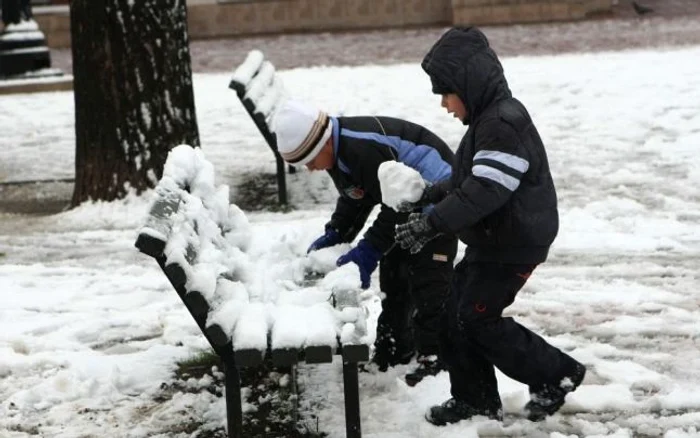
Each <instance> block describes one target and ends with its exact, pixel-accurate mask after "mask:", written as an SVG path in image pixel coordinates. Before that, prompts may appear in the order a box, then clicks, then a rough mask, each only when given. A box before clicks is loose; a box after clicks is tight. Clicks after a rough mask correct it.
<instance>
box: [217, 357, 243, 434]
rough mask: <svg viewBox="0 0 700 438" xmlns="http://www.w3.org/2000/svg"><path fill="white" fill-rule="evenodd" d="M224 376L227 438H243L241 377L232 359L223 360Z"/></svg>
mask: <svg viewBox="0 0 700 438" xmlns="http://www.w3.org/2000/svg"><path fill="white" fill-rule="evenodd" d="M222 359H223V362H224V374H225V375H226V422H227V423H228V436H229V438H243V408H242V404H241V376H240V374H239V373H238V368H236V365H235V363H234V362H233V357H230V358H224V357H222Z"/></svg>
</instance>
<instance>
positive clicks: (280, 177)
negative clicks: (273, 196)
mask: <svg viewBox="0 0 700 438" xmlns="http://www.w3.org/2000/svg"><path fill="white" fill-rule="evenodd" d="M275 160H277V199H278V200H279V202H280V204H282V205H287V178H286V176H285V173H284V160H283V159H282V156H281V155H280V154H279V152H277V150H275Z"/></svg>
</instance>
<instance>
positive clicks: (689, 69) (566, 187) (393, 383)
mask: <svg viewBox="0 0 700 438" xmlns="http://www.w3.org/2000/svg"><path fill="white" fill-rule="evenodd" d="M699 57H700V47H690V48H683V49H674V50H671V49H669V50H666V51H630V52H620V53H597V54H579V55H564V56H557V57H519V58H507V59H504V66H505V69H506V74H507V76H508V78H509V79H510V82H511V87H512V89H513V90H514V93H515V95H516V96H517V97H519V98H520V99H521V100H522V101H523V102H525V104H526V105H527V106H528V108H529V109H530V111H531V113H532V115H533V118H534V120H535V122H536V123H537V125H538V127H539V129H540V132H541V134H542V136H543V138H544V140H545V143H546V145H547V147H548V153H549V157H550V162H551V167H552V169H553V173H554V177H555V182H556V184H557V188H558V192H559V199H560V206H561V224H562V226H561V231H560V235H559V237H558V239H557V241H556V242H555V245H554V247H553V250H552V252H551V258H550V260H549V262H548V263H546V264H544V265H543V266H541V267H540V268H539V269H538V270H537V271H536V275H534V276H533V277H532V279H531V280H530V282H529V283H528V284H527V286H526V287H525V289H524V290H523V291H522V292H521V293H520V295H519V298H518V299H517V300H516V303H515V304H514V305H513V306H512V307H511V308H509V309H508V312H509V313H510V314H511V315H513V316H515V317H516V318H518V319H519V320H520V321H521V322H523V323H524V324H526V325H528V326H530V327H532V328H533V329H535V330H536V331H538V332H540V333H542V334H544V335H545V336H546V337H547V338H548V339H549V340H550V341H551V342H552V343H554V344H555V345H557V346H559V347H560V348H562V349H564V350H566V351H568V352H570V354H572V355H573V356H574V357H576V358H577V359H579V360H581V361H582V362H584V363H585V364H586V365H587V366H589V367H590V372H589V374H588V375H587V377H586V380H585V381H584V384H583V386H582V387H581V388H580V389H579V390H578V391H577V392H575V393H573V394H571V395H570V396H569V398H568V401H567V404H566V405H565V406H564V408H563V409H562V413H561V414H558V415H555V416H554V417H552V418H551V419H549V420H548V421H546V422H544V423H541V424H533V423H529V422H527V421H524V420H520V419H518V418H517V417H516V416H515V414H517V412H518V410H519V409H520V407H521V406H522V405H523V404H524V403H525V401H526V388H525V387H524V386H522V385H520V384H518V383H516V382H513V381H511V380H509V379H507V378H505V377H504V376H499V377H500V379H501V394H502V398H503V401H504V405H505V409H506V413H507V414H511V415H510V419H509V421H508V422H507V423H505V425H504V426H499V425H497V424H496V423H494V422H462V423H460V424H457V425H452V426H449V427H445V428H436V427H433V426H430V425H429V424H427V423H426V422H425V421H424V420H423V418H422V414H423V412H424V410H425V409H426V408H427V407H428V406H429V405H431V404H433V403H437V402H441V401H443V400H444V399H446V398H447V396H448V382H447V376H446V375H445V374H444V373H443V374H441V375H439V376H438V377H437V378H431V379H428V380H426V381H424V382H422V383H421V384H419V385H418V386H416V387H415V388H409V387H407V386H406V385H405V384H404V383H403V382H402V381H401V380H400V378H399V377H400V376H401V373H402V372H403V371H405V367H402V368H400V369H397V370H393V371H391V372H389V373H386V374H384V375H379V376H371V375H362V376H361V377H360V384H361V390H360V391H361V398H362V402H361V403H362V421H363V432H364V436H367V437H374V438H379V437H381V438H390V437H391V438H393V437H397V438H398V437H438V436H439V437H451V436H454V437H457V436H459V437H465V436H477V435H481V436H485V435H494V434H495V435H499V434H504V433H505V434H508V435H514V436H523V435H526V436H535V437H539V436H551V437H561V436H566V435H577V436H606V435H609V436H610V435H614V436H619V437H625V436H664V435H665V436H668V437H690V436H700V427H699V426H698V425H700V291H699V289H698V280H699V277H700V274H698V272H700V154H698V152H699V151H698V144H699V143H700V99H699V98H700V94H699V92H698V90H699V89H700V64H698V63H697V62H696V60H697V59H698V58H699ZM282 77H283V79H284V81H285V84H286V85H287V87H288V89H290V90H292V91H293V93H294V94H295V95H296V96H297V97H301V98H307V99H310V100H313V101H315V102H317V103H319V104H320V105H322V106H324V107H326V108H327V109H328V110H330V111H331V112H333V113H344V114H360V113H372V114H384V115H392V116H398V117H404V118H408V119H410V120H413V121H416V122H419V123H422V124H424V125H426V126H427V127H429V128H431V129H432V130H434V131H435V132H437V133H438V134H440V135H441V136H442V137H443V138H445V140H446V141H447V142H448V143H449V144H451V145H452V146H453V147H456V145H457V143H458V141H459V139H460V137H461V134H462V133H463V130H464V128H463V127H462V126H461V125H460V124H459V123H458V122H456V121H455V120H454V119H452V118H451V117H449V116H448V115H447V114H445V113H444V111H442V110H441V109H440V108H439V104H438V99H437V98H436V97H435V96H432V95H431V94H429V88H430V87H429V83H428V80H427V78H426V77H425V76H424V74H423V73H422V72H421V71H420V69H419V67H418V66H417V65H416V64H410V65H408V64H407V65H390V66H365V67H317V68H310V69H298V70H290V71H285V72H282ZM227 84H228V76H227V75H225V74H200V75H197V76H196V77H195V93H196V101H197V102H196V103H197V112H198V120H199V123H200V133H201V138H202V144H203V148H204V151H205V154H206V157H207V159H208V160H210V161H212V162H213V163H214V165H215V166H216V169H217V172H218V176H219V182H223V183H227V184H230V185H232V186H233V187H234V190H232V196H233V199H234V200H235V197H236V193H235V186H236V185H237V184H239V183H240V181H241V179H242V178H243V176H245V175H249V174H252V173H259V172H268V173H272V172H274V162H273V160H272V155H271V153H270V152H269V149H268V148H267V146H266V145H264V143H263V140H262V139H261V137H260V135H259V134H258V132H257V131H256V130H255V127H254V125H253V124H252V122H251V121H250V120H249V119H248V117H247V115H246V114H245V112H244V110H243V109H242V107H241V105H240V104H239V102H238V101H237V99H236V97H235V95H234V93H233V92H232V91H230V90H227V88H226V87H227ZM1 99H2V100H0V132H3V137H2V138H1V139H0V154H1V157H2V160H0V180H5V181H10V180H20V179H33V178H47V177H56V178H63V177H70V176H72V175H73V156H74V153H73V142H74V134H73V126H72V120H73V109H72V106H73V100H72V95H71V94H70V93H67V92H62V93H53V94H48V93H45V94H33V95H16V96H12V97H2V98H1ZM290 185H291V189H290V190H291V199H292V202H293V203H294V204H295V205H296V207H297V209H296V210H294V211H293V212H291V213H287V214H282V213H260V212H251V213H249V215H248V216H249V219H250V221H251V222H252V224H253V227H254V233H255V234H254V240H253V242H252V249H251V251H252V252H253V253H256V254H259V255H262V254H266V253H271V251H275V252H276V254H279V256H278V257H276V258H272V257H270V258H269V260H270V263H271V264H273V266H259V270H260V271H259V273H260V275H261V276H267V278H269V281H276V280H277V278H276V277H275V276H274V275H275V274H274V273H275V272H278V271H280V270H278V269H275V268H276V266H282V265H284V264H285V263H289V261H290V260H291V259H292V258H294V257H298V256H299V255H301V254H302V253H303V250H304V248H305V247H306V246H307V245H308V243H309V242H310V241H311V240H312V239H313V238H314V237H315V236H316V235H317V234H318V233H319V232H321V230H322V227H323V224H324V222H325V220H326V219H327V217H328V215H329V214H330V212H331V210H332V208H333V204H332V201H333V199H334V195H333V192H332V190H331V184H330V183H329V179H328V178H327V177H326V176H325V175H323V174H315V175H311V174H308V173H306V172H301V173H299V174H297V175H293V176H292V177H291V181H290ZM149 200H150V196H149V195H146V196H143V197H141V198H130V199H128V200H127V201H125V202H119V203H114V204H111V205H110V204H95V205H85V206H83V207H81V208H79V209H76V210H74V211H70V212H65V213H61V214H57V215H53V216H43V217H36V216H21V215H7V214H6V215H2V216H0V262H1V263H2V265H0V294H1V296H2V298H3V299H2V305H1V306H0V437H2V438H5V437H11V438H19V437H28V436H41V437H88V436H101V437H146V436H162V437H166V436H168V437H171V436H182V437H185V436H191V435H190V434H188V433H185V432H182V433H180V434H177V433H174V432H172V431H173V430H177V425H178V424H179V423H181V422H182V421H183V419H188V418H196V419H199V420H200V421H202V422H203V423H204V426H203V427H204V428H217V427H220V426H221V425H222V424H223V422H224V421H225V415H224V405H223V400H222V399H220V398H217V397H216V396H214V395H212V394H210V393H209V392H207V391H202V392H194V393H182V394H179V395H177V396H176V397H174V398H173V399H172V400H169V401H167V402H165V403H157V402H155V401H154V400H153V399H154V398H155V397H157V395H158V394H159V391H160V386H161V384H162V383H163V382H166V383H167V382H170V381H171V380H172V379H173V376H172V372H173V370H174V368H175V363H176V361H178V360H181V359H183V358H186V357H189V356H190V355H191V354H192V353H193V352H195V351H198V350H200V349H204V348H205V347H206V345H205V341H204V339H203V337H202V336H201V335H200V334H199V332H198V329H197V327H196V325H195V324H194V323H193V321H192V320H191V318H190V317H189V315H187V313H186V310H185V309H184V307H183V306H182V305H181V303H180V301H179V299H178V298H177V296H176V294H175V293H174V292H173V291H172V290H171V288H170V286H169V285H168V284H166V280H165V278H164V276H163V275H162V274H161V272H160V271H159V269H158V268H157V266H156V265H155V264H154V263H153V262H152V260H150V259H148V258H147V257H145V256H142V255H140V254H138V253H137V252H136V250H135V249H134V248H133V242H134V239H135V237H136V232H137V229H138V227H139V226H140V225H141V224H142V220H143V217H144V214H145V211H146V209H147V205H148V202H149ZM375 284H376V278H375ZM375 316H376V315H375ZM300 376H301V384H302V387H303V388H304V399H303V400H302V406H304V407H306V409H307V410H308V411H313V413H314V414H316V415H317V416H318V418H319V423H318V424H319V429H320V430H321V431H325V432H328V433H329V435H330V436H331V437H340V436H344V424H343V401H342V390H341V387H342V377H341V369H340V364H338V363H334V364H331V365H318V366H307V367H302V368H301V370H300ZM205 380H206V379H205ZM209 383H210V382H208V381H192V382H191V385H192V386H193V387H195V388H196V387H198V386H202V387H204V386H207V385H208V384H209ZM313 424H314V425H315V421H314V422H313Z"/></svg>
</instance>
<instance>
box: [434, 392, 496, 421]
mask: <svg viewBox="0 0 700 438" xmlns="http://www.w3.org/2000/svg"><path fill="white" fill-rule="evenodd" d="M479 415H482V416H484V417H488V418H490V419H492V420H498V421H501V420H503V410H501V409H499V410H497V411H491V410H488V409H477V408H475V407H473V406H470V405H468V404H467V403H465V402H463V401H459V400H457V399H455V398H451V399H449V400H447V401H446V402H444V403H443V404H441V405H439V406H433V407H432V408H430V409H428V412H426V413H425V419H426V420H428V422H430V423H432V424H434V425H436V426H444V425H446V424H448V423H457V422H459V421H462V420H468V419H470V418H472V417H476V416H479Z"/></svg>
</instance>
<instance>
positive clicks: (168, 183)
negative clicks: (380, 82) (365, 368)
mask: <svg viewBox="0 0 700 438" xmlns="http://www.w3.org/2000/svg"><path fill="white" fill-rule="evenodd" d="M251 238H252V231H251V226H250V224H249V223H248V221H247V218H246V216H245V214H244V213H243V212H242V211H241V210H240V209H239V208H238V207H237V206H236V205H233V204H229V192H228V187H227V186H225V185H222V186H219V187H217V186H215V184H214V169H213V166H212V165H211V163H209V162H208V161H206V159H204V156H203V153H202V150H201V149H199V148H192V147H190V146H187V145H181V146H178V147H176V148H174V149H173V150H172V151H171V152H170V154H169V155H168V159H167V162H166V164H165V168H164V172H163V178H162V179H161V180H160V182H159V183H158V185H157V187H156V198H155V200H154V202H153V204H152V206H151V209H150V211H149V214H148V216H147V219H146V223H145V225H144V226H143V227H142V228H141V230H140V232H139V235H138V238H137V241H136V247H137V248H138V249H139V250H140V251H141V252H143V253H145V254H147V255H149V256H151V257H153V258H155V259H156V260H157V262H158V264H159V265H160V267H161V268H162V270H163V272H164V273H165V275H166V276H167V278H168V280H169V281H170V283H172V285H173V287H174V289H175V290H176V291H177V293H178V295H179V296H180V298H181V299H182V301H183V302H184V304H185V306H186V307H187V309H188V310H189V312H190V313H191V314H192V316H193V317H194V319H195V321H196V322H197V324H198V326H199V328H200V329H201V331H202V333H203V334H204V336H205V337H206V338H207V340H208V341H209V343H210V344H211V346H212V348H213V349H214V351H215V352H216V353H217V354H218V355H219V356H220V357H221V358H222V361H223V363H224V368H225V374H226V403H227V411H228V412H229V416H228V422H229V435H230V436H234V437H238V436H241V435H240V431H241V427H242V413H241V399H240V397H241V394H240V379H239V374H238V369H237V368H240V367H252V366H257V365H259V364H261V363H262V362H263V358H264V356H265V355H266V354H270V356H271V360H272V363H273V365H277V366H293V365H295V364H297V363H298V362H299V361H302V360H303V361H305V362H307V363H323V362H331V361H332V358H333V355H334V354H340V355H341V356H342V360H343V378H344V383H345V399H346V401H345V410H346V412H345V414H346V425H347V432H348V436H352V437H359V436H360V434H361V432H360V417H359V389H358V375H357V371H358V368H357V364H358V363H359V362H363V361H366V360H368V356H369V347H368V343H369V339H368V337H367V326H366V321H365V317H366V311H365V310H364V309H363V307H362V305H361V302H360V295H359V293H360V280H359V272H357V269H356V268H355V267H354V265H353V264H349V265H348V266H345V267H342V268H335V265H334V264H333V262H332V261H333V260H335V258H336V257H337V256H338V254H326V256H325V257H324V255H323V252H321V251H319V252H318V254H316V255H312V256H306V255H299V256H296V258H294V259H293V260H292V262H291V263H290V262H289V259H286V261H284V263H283V267H284V270H285V271H284V272H285V273H286V275H287V276H286V278H285V277H284V275H282V278H280V277H278V278H277V279H276V280H275V282H273V283H272V284H271V283H270V281H269V279H268V278H264V279H261V278H256V275H257V276H258V277H259V276H261V275H265V273H266V271H265V269H272V267H269V268H268V267H267V266H266V264H268V263H269V261H268V260H266V259H265V260H256V259H255V257H254V256H251V255H250V254H249V246H250V245H251ZM329 250H330V249H329ZM338 250H339V251H342V248H339V249H338ZM312 254H314V253H312ZM329 261H330V262H329ZM264 264H265V265H264ZM313 273H315V276H316V278H319V279H318V280H317V281H313V280H311V281H310V280H309V275H308V274H313ZM319 274H321V275H319Z"/></svg>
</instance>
